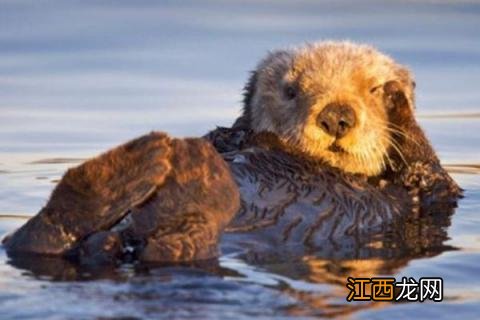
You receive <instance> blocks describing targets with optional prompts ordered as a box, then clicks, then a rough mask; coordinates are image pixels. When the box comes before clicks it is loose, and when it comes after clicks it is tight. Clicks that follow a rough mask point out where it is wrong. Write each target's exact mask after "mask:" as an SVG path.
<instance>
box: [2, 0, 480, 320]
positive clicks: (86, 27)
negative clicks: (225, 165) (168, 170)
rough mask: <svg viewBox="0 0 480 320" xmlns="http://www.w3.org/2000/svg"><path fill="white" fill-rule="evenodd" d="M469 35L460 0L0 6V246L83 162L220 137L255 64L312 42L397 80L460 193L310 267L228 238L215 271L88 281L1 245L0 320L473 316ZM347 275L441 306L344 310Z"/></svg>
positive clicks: (326, 251)
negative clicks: (352, 50) (401, 284)
mask: <svg viewBox="0 0 480 320" xmlns="http://www.w3.org/2000/svg"><path fill="white" fill-rule="evenodd" d="M479 29H480V5H479V4H478V2H476V1H470V0H462V1H448V0H438V1H437V0H436V1H388V2H384V1H376V0H367V1H362V2H359V1H351V0H340V1H328V0H322V1H308V0H305V1H303V0H302V1H269V0H265V1H260V2H258V1H246V2H245V1H242V2H240V1H228V2H223V1H222V2H216V1H207V2H197V1H182V2H174V1H164V2H156V1H150V0H140V1H135V3H133V2H128V1H115V2H112V1H103V2H94V1H78V2H54V1H51V0H41V1H11V0H4V1H1V2H0V214H2V215H9V216H8V217H4V218H0V236H3V235H5V234H8V233H9V232H11V231H12V230H14V229H15V228H17V227H18V226H19V225H21V224H22V223H23V222H24V219H20V218H18V217H17V215H20V216H28V215H32V214H34V213H35V212H37V211H38V209H39V208H40V207H41V206H42V205H44V204H45V202H46V199H47V197H48V194H49V193H50V191H51V190H52V188H53V187H54V186H55V182H56V181H58V179H59V178H60V176H61V174H62V173H63V172H64V171H65V170H66V169H67V168H68V167H70V166H72V165H75V164H76V163H78V162H80V161H82V159H85V158H88V157H91V156H92V155H94V154H97V153H98V152H100V151H102V150H105V149H107V148H109V147H112V146H114V145H116V144H118V143H121V142H123V141H125V140H127V139H130V138H132V137H134V136H137V135H140V134H144V133H145V132H148V131H149V130H153V129H157V130H158V129H160V130H165V131H168V132H171V133H172V134H175V135H180V136H188V135H197V136H198V135H202V134H204V133H205V132H207V131H208V130H210V129H212V128H213V127H214V126H215V125H226V124H230V123H231V121H232V120H233V119H234V118H235V117H236V116H237V115H238V113H239V110H240V102H239V101H240V100H241V88H242V86H243V82H244V81H245V79H246V78H247V76H248V71H249V70H251V69H252V68H253V67H254V65H255V63H256V62H257V61H258V59H259V58H261V57H262V56H263V55H264V54H265V52H266V50H269V49H271V48H276V47H280V46H287V45H292V44H296V43H302V42H304V41H313V40H318V39H324V38H335V39H345V38H348V39H352V40H355V41H361V42H368V43H372V44H374V45H376V46H378V47H379V48H380V49H381V50H383V51H386V52H387V53H389V54H391V55H392V56H393V57H395V58H396V59H397V60H398V61H400V62H401V63H404V64H407V65H409V66H410V67H411V69H412V70H413V71H414V73H415V75H416V82H417V98H418V103H417V106H418V113H419V115H420V121H421V123H422V125H423V126H424V127H425V129H426V132H427V134H428V136H429V137H430V138H431V140H432V143H433V145H434V146H435V148H436V149H437V150H438V152H439V155H440V158H441V160H442V162H443V163H444V164H446V165H447V167H448V168H449V171H450V172H451V173H452V174H453V176H454V178H455V179H456V180H457V181H458V182H459V184H460V185H461V186H462V187H463V188H464V189H465V190H466V192H465V196H466V197H465V199H463V200H462V201H461V202H460V203H459V208H458V209H456V212H455V214H453V215H451V213H450V212H445V211H437V212H436V214H435V215H433V216H432V217H430V218H426V219H424V220H422V221H418V222H409V223H407V224H406V225H402V226H400V227H397V228H394V229H392V232H390V233H388V234H386V235H382V236H378V237H374V238H372V239H353V240H350V241H344V242H342V243H340V244H338V243H337V244H330V243H325V244H324V245H323V246H322V247H317V248H314V249H312V250H310V251H308V252H300V251H296V250H288V251H286V250H282V249H283V248H269V249H268V250H262V247H261V246H259V245H258V244H256V243H254V242H253V243H244V242H242V239H239V238H235V237H234V236H232V235H230V234H226V235H225V239H226V241H225V245H224V247H223V248H222V249H223V251H222V255H221V257H220V258H219V259H218V260H215V261H206V262H204V263H201V264H195V265H183V266H179V265H176V266H172V265H169V266H151V265H150V266H145V265H142V266H139V265H123V266H120V267H118V268H113V269H112V268H96V269H92V268H86V267H80V266H78V265H72V264H70V263H69V262H67V261H62V260H58V259H53V258H40V257H31V258H28V259H25V258H23V259H18V258H15V259H9V258H7V257H6V255H5V252H4V250H3V249H2V248H0V310H1V318H2V319H4V318H5V319H9V318H26V319H31V318H41V319H59V318H60V319H64V318H68V319H92V318H101V319H108V318H119V317H125V318H129V319H131V318H165V319H171V318H222V319H229V318H232V319H242V318H252V317H260V318H262V317H263V318H273V317H282V316H283V317H291V316H299V317H309V316H325V317H335V316H340V317H342V316H343V317H350V318H364V319H371V318H378V319H385V318H398V319H401V318H408V319H411V318H437V319H442V318H451V317H452V316H454V317H457V318H461V319H477V318H478V314H480V307H479V305H480V293H479V289H478V288H480V277H478V265H479V264H480V238H479V237H478V234H479V232H480V216H479V214H478V213H479V211H480V175H479V171H480V169H479V165H478V164H479V163H480V151H479V148H478V146H480V133H479V132H480V131H479V129H480V117H479V116H478V115H479V106H480V91H479V90H478V84H479V83H480V63H479V61H480V41H479V36H478V30H479ZM359 240H362V241H359ZM367 240H368V241H367ZM348 276H357V277H360V276H362V277H363V276H365V277H367V276H368V277H372V276H394V277H396V278H397V279H400V278H401V277H402V276H408V277H414V278H416V279H418V278H420V277H422V276H431V277H443V279H444V296H445V299H444V301H443V302H441V303H422V304H420V303H393V304H390V303H367V302H356V303H347V302H346V300H345V297H346V295H347V289H346V287H345V284H346V278H347V277H348Z"/></svg>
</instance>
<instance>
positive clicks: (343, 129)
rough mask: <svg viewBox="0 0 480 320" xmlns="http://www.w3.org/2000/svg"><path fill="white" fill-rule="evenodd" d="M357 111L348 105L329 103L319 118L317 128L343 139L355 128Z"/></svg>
mask: <svg viewBox="0 0 480 320" xmlns="http://www.w3.org/2000/svg"><path fill="white" fill-rule="evenodd" d="M355 121H356V117H355V111H354V110H353V109H352V107H350V106H349V105H347V104H339V103H329V104H327V105H326V106H325V108H323V110H322V112H320V114H319V115H318V117H317V126H319V127H320V128H322V129H323V131H325V132H326V133H328V134H329V135H331V136H333V137H336V138H338V139H339V138H342V137H344V136H345V135H346V134H347V133H348V131H349V130H350V129H351V128H353V126H355Z"/></svg>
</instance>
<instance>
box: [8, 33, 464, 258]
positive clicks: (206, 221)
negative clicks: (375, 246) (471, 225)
mask: <svg viewBox="0 0 480 320" xmlns="http://www.w3.org/2000/svg"><path fill="white" fill-rule="evenodd" d="M414 87H415V83H414V81H413V79H412V76H411V74H410V72H409V71H408V70H407V69H406V68H405V67H403V66H401V65H399V64H397V63H396V62H394V61H393V60H392V59H391V58H389V57H388V56H386V55H385V54H382V53H380V52H379V51H377V50H376V49H374V48H372V47H370V46H366V45H358V44H353V43H350V42H320V43H315V44H307V45H305V46H302V47H299V48H294V49H288V50H279V51H274V52H272V53H269V54H268V56H267V57H266V58H265V59H264V60H262V61H261V62H260V64H259V65H258V66H257V68H256V70H255V71H254V72H253V73H252V75H251V77H250V79H249V81H248V82H247V85H246V87H245V98H244V108H243V114H242V115H241V116H240V117H239V118H238V119H237V120H236V121H235V123H234V125H233V126H232V127H231V128H217V129H216V130H214V131H212V132H210V133H208V134H207V135H206V136H204V137H203V139H196V140H195V139H193V140H192V139H191V140H189V141H187V142H183V141H182V140H179V139H171V138H169V137H167V136H165V135H162V134H155V133H153V134H150V135H149V136H145V137H142V138H139V139H137V140H134V141H132V142H130V143H129V144H127V145H124V146H122V147H119V148H117V149H115V150H113V151H111V152H109V153H107V154H104V155H103V156H100V157H98V158H96V159H93V160H90V161H89V162H87V163H85V164H84V165H81V166H80V167H78V168H75V169H71V170H70V171H68V172H67V173H66V175H65V176H64V178H63V179H62V181H61V182H60V183H59V185H58V186H57V188H56V189H55V191H54V192H53V194H52V197H51V199H50V201H49V203H48V204H47V205H46V206H45V208H44V209H42V211H40V213H39V214H38V215H37V216H36V217H34V218H33V219H31V220H30V221H29V222H28V223H27V224H26V225H24V226H23V227H22V228H20V229H19V230H18V231H17V232H16V233H14V234H13V235H12V236H11V237H9V238H8V239H7V240H6V241H5V245H6V248H7V251H8V252H9V254H12V255H15V254H20V253H32V252H33V253H40V254H44V253H48V254H54V255H61V256H65V257H73V258H74V259H79V260H80V261H82V262H86V263H89V262H92V261H93V262H95V263H96V262H99V261H100V262H105V261H106V262H111V261H124V260H125V259H127V258H126V257H128V259H138V260H141V261H148V262H152V261H153V262H172V261H173V262H175V261H190V260H198V259H208V258H212V257H215V256H216V254H217V244H218V243H219V242H220V243H221V244H222V247H223V248H227V249H226V250H229V248H230V244H232V243H233V244H239V243H244V242H245V241H247V242H248V241H249V240H251V239H254V241H255V243H257V244H258V243H268V244H272V245H273V246H274V247H276V248H277V249H278V248H287V247H289V246H293V247H295V248H296V250H297V251H298V250H303V249H298V248H299V247H300V248H307V247H308V248H312V247H313V248H315V247H318V246H323V248H325V247H328V244H329V243H334V244H335V246H334V247H335V248H337V249H334V250H337V251H338V245H339V244H340V245H342V244H344V245H345V246H349V244H351V242H352V241H353V242H358V241H360V240H359V239H368V238H369V236H371V235H374V234H376V233H378V232H381V231H382V230H384V229H385V228H386V227H390V228H391V227H392V225H396V224H401V223H402V221H404V220H405V219H407V218H409V217H413V218H415V217H418V216H419V215H420V214H429V213H431V212H435V211H437V210H442V211H445V210H447V211H450V210H451V208H453V207H454V206H455V203H456V200H457V199H458V197H459V196H460V195H461V190H460V188H459V187H458V186H457V185H456V183H455V182H454V181H453V180H452V179H451V178H450V176H449V175H448V173H447V172H446V171H445V170H444V169H443V168H442V166H441V165H440V161H439V159H438V158H437V156H436V154H435V152H434V150H433V148H432V147H431V145H430V143H429V142H428V140H427V138H426V137H425V135H424V133H423V131H422V130H421V128H420V127H419V126H418V124H417V122H416V120H415V117H414V110H415V103H414ZM205 140H206V141H205ZM207 141H209V142H210V143H211V144H212V145H213V147H214V148H215V150H216V151H214V149H213V148H212V147H211V146H210V144H209V143H208V142H207ZM201 150H207V151H204V152H202V151H201ZM222 159H223V160H222ZM208 163H209V164H208ZM197 167H201V168H203V169H197ZM105 172H106V173H105ZM92 190H94V192H92ZM116 190H121V192H116ZM66 199H68V201H67V200H66ZM239 207H240V208H239ZM224 231H225V232H226V233H227V234H226V235H224V236H223V237H221V235H222V233H223V232H224ZM362 241H363V240H362ZM366 241H368V240H366Z"/></svg>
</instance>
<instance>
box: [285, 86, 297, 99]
mask: <svg viewBox="0 0 480 320" xmlns="http://www.w3.org/2000/svg"><path fill="white" fill-rule="evenodd" d="M284 91H285V97H287V99H288V100H293V99H295V98H296V97H297V90H296V89H295V88H294V87H293V86H286V87H285V90H284Z"/></svg>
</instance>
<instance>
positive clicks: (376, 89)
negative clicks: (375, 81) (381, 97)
mask: <svg viewBox="0 0 480 320" xmlns="http://www.w3.org/2000/svg"><path fill="white" fill-rule="evenodd" d="M381 87H382V86H381V85H378V86H376V87H373V88H371V89H370V93H375V92H377V91H378V89H380V88H381Z"/></svg>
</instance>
